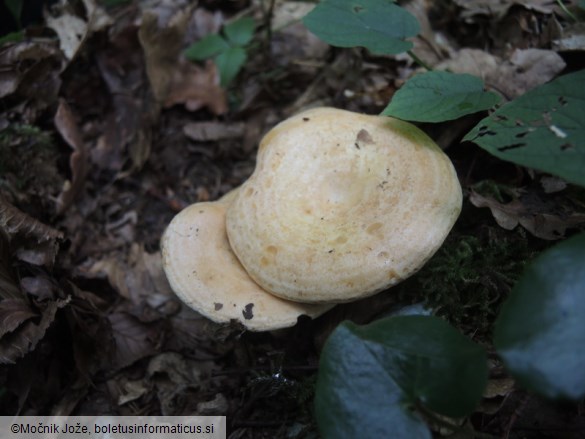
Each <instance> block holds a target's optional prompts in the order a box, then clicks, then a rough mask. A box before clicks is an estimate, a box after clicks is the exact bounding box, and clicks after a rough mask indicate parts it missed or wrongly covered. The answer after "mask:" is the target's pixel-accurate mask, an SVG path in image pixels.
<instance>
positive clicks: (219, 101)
mask: <svg viewBox="0 0 585 439" xmlns="http://www.w3.org/2000/svg"><path fill="white" fill-rule="evenodd" d="M190 14H191V8H187V9H186V10H184V11H180V12H179V13H177V14H176V15H175V16H174V17H173V18H172V19H171V20H170V21H169V24H168V25H167V26H166V27H165V28H159V24H158V17H157V16H156V15H155V14H153V13H149V12H147V13H145V14H144V15H143V17H142V25H141V26H140V30H139V33H138V35H139V37H140V43H141V44H142V47H143V50H144V54H145V58H146V71H147V73H148V78H149V81H150V86H151V88H152V91H153V94H154V96H155V98H156V100H157V102H159V104H160V105H161V106H164V107H170V106H172V105H176V104H185V106H186V107H187V109H189V110H191V111H194V110H197V109H199V108H202V107H208V108H209V109H210V110H211V111H212V112H213V113H214V114H223V113H225V112H226V111H227V98H226V94H225V91H224V90H223V89H222V88H221V87H220V85H219V75H218V73H217V69H216V67H215V65H214V64H213V63H212V62H210V63H208V64H206V66H205V68H204V69H202V68H200V67H198V66H196V65H194V64H191V63H189V62H187V61H186V60H185V59H183V58H181V55H180V54H181V49H182V42H183V37H184V34H185V29H186V26H187V24H188V20H189V18H190Z"/></svg>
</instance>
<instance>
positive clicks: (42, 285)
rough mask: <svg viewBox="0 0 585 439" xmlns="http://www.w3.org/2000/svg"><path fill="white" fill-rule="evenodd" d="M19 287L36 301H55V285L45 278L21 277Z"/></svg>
mask: <svg viewBox="0 0 585 439" xmlns="http://www.w3.org/2000/svg"><path fill="white" fill-rule="evenodd" d="M20 285H21V286H22V289H23V290H24V291H25V292H26V293H27V294H30V295H31V296H35V297H36V298H37V299H38V300H51V299H55V292H56V288H55V283H54V282H53V281H52V280H51V279H49V278H47V277H42V276H35V277H32V276H31V277H23V278H22V279H20Z"/></svg>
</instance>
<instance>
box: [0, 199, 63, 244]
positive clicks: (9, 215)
mask: <svg viewBox="0 0 585 439" xmlns="http://www.w3.org/2000/svg"><path fill="white" fill-rule="evenodd" d="M0 228H2V229H3V230H4V231H5V232H6V233H7V234H8V235H15V234H21V235H24V236H27V237H32V238H35V239H36V240H37V241H38V242H42V241H55V240H58V239H63V237H64V236H63V232H60V231H59V230H57V229H54V228H52V227H50V226H47V225H46V224H43V223H42V222H40V221H38V220H36V219H34V218H33V217H31V216H30V215H28V214H26V213H24V212H23V211H21V210H20V209H17V208H16V207H14V206H13V205H12V204H10V203H9V202H8V201H6V200H5V199H4V198H2V197H0Z"/></svg>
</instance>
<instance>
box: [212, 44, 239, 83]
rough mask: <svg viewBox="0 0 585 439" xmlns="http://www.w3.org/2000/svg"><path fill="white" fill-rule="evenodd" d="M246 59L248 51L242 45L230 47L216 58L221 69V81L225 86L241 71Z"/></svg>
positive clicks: (216, 62)
mask: <svg viewBox="0 0 585 439" xmlns="http://www.w3.org/2000/svg"><path fill="white" fill-rule="evenodd" d="M246 59H247V55H246V51H245V50H244V49H243V48H241V47H230V48H229V49H227V50H224V51H223V52H221V53H220V54H219V55H218V56H217V57H216V58H215V64H216V65H217V68H218V70H219V76H220V82H221V85H222V86H223V87H227V86H228V85H229V83H230V82H232V80H233V79H234V78H235V77H236V75H237V74H238V73H239V72H240V69H241V68H242V66H243V65H244V63H245V62H246Z"/></svg>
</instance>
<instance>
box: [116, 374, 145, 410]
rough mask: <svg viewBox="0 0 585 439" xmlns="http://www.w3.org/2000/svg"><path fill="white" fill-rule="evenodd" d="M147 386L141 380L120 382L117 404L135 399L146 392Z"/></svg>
mask: <svg viewBox="0 0 585 439" xmlns="http://www.w3.org/2000/svg"><path fill="white" fill-rule="evenodd" d="M149 390H150V389H149V386H147V385H146V383H145V382H144V381H143V380H135V381H128V380H125V381H124V382H123V383H122V388H121V389H120V395H119V396H118V405H124V404H127V403H129V402H132V401H135V400H137V399H138V398H140V397H141V396H143V395H145V394H146V392H148V391H149Z"/></svg>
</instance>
